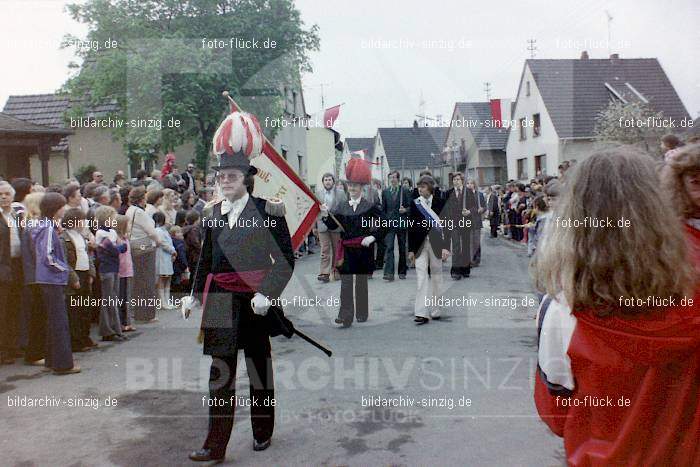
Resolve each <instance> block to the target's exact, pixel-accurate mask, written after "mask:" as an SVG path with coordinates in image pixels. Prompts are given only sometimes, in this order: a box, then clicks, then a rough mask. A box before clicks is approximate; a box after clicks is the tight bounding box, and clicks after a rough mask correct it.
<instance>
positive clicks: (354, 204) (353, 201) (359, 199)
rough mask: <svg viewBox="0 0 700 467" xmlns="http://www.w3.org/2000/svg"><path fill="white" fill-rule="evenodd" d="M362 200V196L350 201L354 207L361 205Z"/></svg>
mask: <svg viewBox="0 0 700 467" xmlns="http://www.w3.org/2000/svg"><path fill="white" fill-rule="evenodd" d="M360 201H362V198H357V199H350V201H348V202H349V203H350V206H352V207H353V208H354V207H357V206H359V205H360Z"/></svg>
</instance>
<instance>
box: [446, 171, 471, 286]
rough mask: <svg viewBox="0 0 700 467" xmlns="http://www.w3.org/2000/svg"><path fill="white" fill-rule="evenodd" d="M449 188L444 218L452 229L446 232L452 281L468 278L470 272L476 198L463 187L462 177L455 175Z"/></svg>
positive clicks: (458, 174)
mask: <svg viewBox="0 0 700 467" xmlns="http://www.w3.org/2000/svg"><path fill="white" fill-rule="evenodd" d="M452 185H453V186H454V188H451V189H450V190H448V191H447V201H446V203H447V206H446V216H447V217H448V218H449V219H450V220H452V222H453V228H452V229H448V230H447V234H448V243H449V244H451V246H452V267H451V268H450V275H451V276H452V279H454V280H460V279H461V278H462V277H469V274H470V272H471V263H472V257H471V233H472V229H473V228H474V226H473V225H472V213H473V212H476V210H477V207H476V196H475V195H474V192H473V191H471V190H468V189H465V187H464V175H462V174H461V173H455V174H454V175H453V177H452Z"/></svg>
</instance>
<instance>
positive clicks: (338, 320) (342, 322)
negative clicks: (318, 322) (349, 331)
mask: <svg viewBox="0 0 700 467" xmlns="http://www.w3.org/2000/svg"><path fill="white" fill-rule="evenodd" d="M335 324H341V325H342V326H341V327H344V328H349V327H350V325H351V324H352V323H349V322H346V321H343V320H342V319H340V318H336V319H335Z"/></svg>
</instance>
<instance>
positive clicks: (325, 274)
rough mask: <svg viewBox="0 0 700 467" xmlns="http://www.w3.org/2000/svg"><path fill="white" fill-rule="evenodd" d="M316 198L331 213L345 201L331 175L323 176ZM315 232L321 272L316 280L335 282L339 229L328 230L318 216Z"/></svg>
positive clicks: (336, 277) (342, 192)
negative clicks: (319, 252)
mask: <svg viewBox="0 0 700 467" xmlns="http://www.w3.org/2000/svg"><path fill="white" fill-rule="evenodd" d="M316 197H317V198H318V200H319V201H321V202H322V203H323V204H324V205H325V206H326V207H327V208H328V211H333V210H334V208H335V207H336V206H338V205H339V204H341V203H344V202H346V201H347V199H346V197H345V192H344V191H343V190H341V189H340V188H338V187H336V186H335V176H333V174H331V173H325V174H323V177H322V178H321V186H320V187H319V188H318V189H317V190H316ZM316 232H317V233H318V240H319V243H320V244H321V271H320V273H319V275H318V280H319V281H321V282H328V281H330V280H331V279H333V280H337V279H338V278H339V276H338V272H337V271H336V269H335V250H336V248H337V247H338V241H339V240H340V228H339V227H338V228H335V229H332V230H330V229H328V226H327V225H326V224H325V223H324V222H323V221H322V220H321V218H320V216H319V218H318V220H317V222H316Z"/></svg>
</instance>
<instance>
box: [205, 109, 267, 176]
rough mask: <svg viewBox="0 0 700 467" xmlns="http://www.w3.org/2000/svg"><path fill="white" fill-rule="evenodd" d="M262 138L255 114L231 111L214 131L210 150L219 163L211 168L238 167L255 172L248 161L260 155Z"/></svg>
mask: <svg viewBox="0 0 700 467" xmlns="http://www.w3.org/2000/svg"><path fill="white" fill-rule="evenodd" d="M264 140H265V139H264V136H263V132H262V129H261V128H260V123H259V122H258V119H257V118H255V115H252V114H249V113H247V112H239V111H234V112H231V113H230V114H229V115H228V116H227V117H226V118H225V119H224V121H223V122H221V124H220V125H219V128H217V130H216V133H214V141H213V145H212V150H213V152H214V154H216V156H217V161H218V163H219V165H218V166H215V167H212V168H213V169H214V170H220V169H224V168H240V169H247V170H248V172H249V173H255V172H257V169H255V167H252V166H251V165H250V161H251V160H252V159H255V158H256V157H258V156H259V155H260V153H261V152H262V148H263V141H264Z"/></svg>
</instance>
